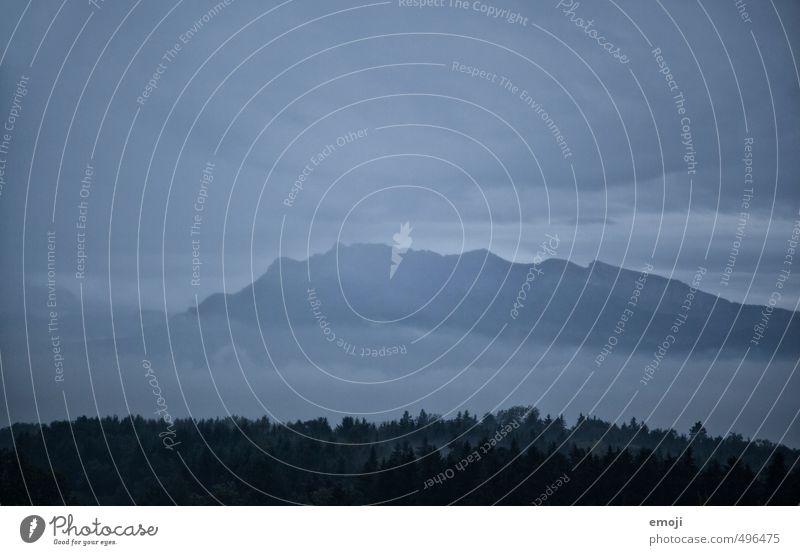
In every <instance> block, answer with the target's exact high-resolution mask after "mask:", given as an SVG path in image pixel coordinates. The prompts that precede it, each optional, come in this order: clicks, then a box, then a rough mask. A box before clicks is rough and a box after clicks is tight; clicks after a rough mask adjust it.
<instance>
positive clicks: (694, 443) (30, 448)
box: [0, 407, 800, 505]
mask: <svg viewBox="0 0 800 555" xmlns="http://www.w3.org/2000/svg"><path fill="white" fill-rule="evenodd" d="M12 430H13V437H12ZM43 438H44V440H45V441H42V439H43ZM167 439H168V441H167ZM45 445H46V450H45ZM76 446H77V449H76ZM798 456H800V451H798V450H795V449H789V448H787V447H784V446H776V445H775V444H773V443H770V442H767V441H761V440H759V441H754V442H750V441H747V440H745V439H744V438H742V437H741V436H738V435H730V436H728V437H726V438H720V437H711V436H709V435H708V434H707V433H706V431H705V430H704V429H703V428H702V426H701V425H700V424H699V423H698V424H696V425H695V426H693V427H692V429H691V430H690V431H689V433H688V435H681V434H678V433H677V432H675V431H672V430H669V431H665V430H656V429H652V430H651V429H648V427H647V426H644V425H640V424H638V423H637V422H636V421H635V419H634V420H631V422H629V423H626V424H623V425H616V424H614V425H612V424H610V423H608V422H604V421H602V420H599V419H597V418H592V417H588V418H587V417H583V416H581V417H580V418H579V419H578V420H577V422H575V424H574V425H572V426H568V425H567V423H566V422H565V420H564V418H563V417H558V418H551V417H549V416H547V417H544V418H542V417H541V415H540V414H539V412H538V411H537V410H536V409H529V408H525V407H515V408H512V409H509V410H505V411H500V412H498V413H497V414H487V415H485V416H484V417H483V418H482V419H478V418H476V417H475V416H473V415H471V414H469V413H468V412H465V413H459V414H458V415H457V416H456V417H454V418H451V419H441V418H440V417H438V416H435V415H428V414H426V413H425V412H424V411H422V412H421V413H420V414H419V416H417V417H416V418H415V417H412V416H410V415H409V414H408V413H406V414H405V415H404V416H403V417H402V418H400V419H399V420H393V421H390V422H384V423H381V424H374V423H369V422H367V421H365V420H363V419H362V420H359V419H355V418H351V417H346V418H344V419H343V420H342V422H341V423H340V424H338V425H336V426H331V425H330V424H329V422H328V421H327V420H326V419H324V418H319V419H316V420H309V421H305V422H300V421H298V422H295V423H293V424H290V425H288V427H287V426H283V425H280V424H277V423H274V422H271V421H270V420H269V419H267V418H261V419H258V420H251V419H246V418H240V417H234V418H224V419H209V420H189V419H187V420H177V421H175V422H174V423H170V425H169V426H168V425H167V423H165V422H164V421H163V420H152V419H151V420H147V419H144V418H142V417H138V416H137V417H130V418H117V417H107V418H102V419H97V418H85V417H82V418H78V419H77V420H75V421H72V422H66V421H59V422H53V423H52V424H49V425H44V426H42V427H39V426H38V425H31V424H24V425H23V424H18V425H14V426H13V428H12V429H9V428H5V429H2V430H0V503H2V504H3V505H12V504H28V503H30V502H32V503H34V504H61V503H62V502H66V503H69V504H95V503H98V502H99V503H101V504H131V503H136V504H171V503H173V502H174V503H178V504H213V503H224V504H281V503H284V502H293V503H309V504H365V503H381V502H387V501H388V502H391V503H397V504H447V503H451V502H457V503H462V504H492V503H496V502H499V503H502V504H515V505H527V504H531V503H535V504H537V505H538V504H545V505H568V504H572V503H579V504H588V505H601V504H606V503H613V504H624V505H632V504H639V503H646V504H658V505H666V504H673V503H677V504H692V505H695V504H703V503H708V504H720V505H731V504H735V503H739V504H767V503H769V504H780V505H787V504H798V502H800V464H795V462H796V461H797V458H798ZM51 464H52V469H53V471H52V472H51ZM21 474H23V475H24V480H23V478H22V476H21Z"/></svg>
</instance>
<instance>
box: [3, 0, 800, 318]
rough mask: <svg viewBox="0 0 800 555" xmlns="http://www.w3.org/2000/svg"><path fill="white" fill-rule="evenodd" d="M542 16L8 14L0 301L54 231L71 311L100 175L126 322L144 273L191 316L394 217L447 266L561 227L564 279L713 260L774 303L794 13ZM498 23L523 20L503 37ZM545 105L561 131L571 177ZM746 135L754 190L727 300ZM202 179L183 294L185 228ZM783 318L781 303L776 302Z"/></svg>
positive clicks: (104, 6)
mask: <svg viewBox="0 0 800 555" xmlns="http://www.w3.org/2000/svg"><path fill="white" fill-rule="evenodd" d="M557 4H558V2H544V3H536V4H534V5H531V4H529V3H526V2H497V3H496V5H495V4H489V3H483V4H482V3H480V2H477V3H475V2H473V3H472V4H470V5H469V7H468V8H463V7H458V8H457V7H451V5H450V3H449V0H448V2H446V3H445V5H444V6H441V7H437V6H432V7H424V8H419V7H405V6H401V5H398V2H397V1H396V0H395V1H394V2H390V3H376V4H358V3H357V2H350V1H347V2H326V3H324V4H320V3H316V2H306V1H300V0H297V1H294V2H285V3H283V4H281V5H280V6H278V5H276V4H273V3H257V4H256V3H252V2H239V1H235V2H230V3H229V5H224V4H222V5H220V6H219V7H217V8H214V6H215V3H214V2H177V3H164V2H147V1H145V2H141V3H138V4H136V5H134V4H133V3H110V2H101V3H98V4H97V6H95V5H93V4H90V3H89V4H87V3H86V2H66V3H65V4H64V5H63V7H61V6H60V4H59V3H58V2H52V3H50V2H48V3H40V2H35V3H33V4H32V5H31V6H30V7H29V8H28V9H27V10H25V7H26V4H25V2H15V3H9V4H6V5H5V7H4V11H5V14H6V15H5V17H4V18H3V22H2V26H3V32H2V36H4V37H6V43H7V44H4V45H3V46H4V47H5V52H4V57H3V60H2V65H0V75H2V87H1V88H0V91H1V94H2V99H3V104H2V105H3V106H5V107H6V108H10V107H11V106H12V103H13V97H14V92H15V90H16V89H17V83H18V81H19V79H20V78H21V77H23V76H24V77H27V78H29V81H28V85H27V90H28V94H27V95H26V96H24V99H23V102H22V114H21V116H20V118H19V120H18V121H17V122H16V125H14V130H13V132H12V144H11V148H10V153H9V155H8V162H7V166H6V168H5V172H6V173H5V178H6V185H5V186H4V189H3V193H2V197H0V212H1V213H2V226H3V233H2V237H0V241H2V243H1V244H2V251H1V252H2V268H3V270H2V271H3V273H4V279H3V280H2V283H3V286H2V291H3V295H4V296H6V297H8V296H10V297H11V298H17V297H18V295H19V290H20V283H21V282H20V280H21V270H22V265H21V258H22V249H23V241H24V245H25V247H24V248H25V250H26V253H25V259H26V260H25V271H26V273H27V275H28V276H29V277H30V278H31V279H37V278H38V279H43V278H44V276H45V271H46V233H47V231H55V232H56V237H57V239H56V243H57V244H56V250H57V272H58V274H59V276H60V277H61V279H60V286H63V287H64V288H67V289H70V290H73V291H77V287H76V280H75V279H74V274H75V271H76V264H77V262H76V256H77V254H78V250H77V249H78V242H77V241H78V238H77V237H76V229H75V226H76V221H77V219H78V217H79V208H78V204H79V202H80V201H81V200H82V198H81V197H80V194H81V193H80V191H81V179H83V177H84V174H85V170H86V165H87V164H88V163H91V164H92V165H93V167H94V174H93V176H92V185H91V193H90V196H89V197H88V199H86V200H87V202H88V209H87V221H86V243H85V253H86V254H87V257H86V282H85V283H86V284H87V285H89V287H88V292H89V294H90V295H95V296H97V297H98V298H99V297H103V296H106V295H107V293H108V292H107V289H108V285H107V284H108V269H109V268H108V254H109V252H110V253H111V257H112V260H111V278H112V279H111V283H112V288H113V289H114V294H115V295H118V302H125V303H134V302H136V300H137V298H136V297H137V296H136V295H135V292H136V285H137V252H138V257H139V261H138V262H139V267H138V268H139V273H138V277H139V288H140V289H141V292H142V296H143V299H142V300H143V302H144V303H145V304H146V305H148V306H159V307H160V306H161V305H162V302H161V301H162V300H163V295H162V292H163V291H162V285H161V282H162V277H163V278H164V280H165V283H166V291H167V295H166V297H167V299H168V304H169V308H170V310H179V309H183V308H184V307H185V306H187V305H188V304H189V303H190V302H191V301H192V299H193V296H194V295H195V294H198V295H199V297H200V298H203V297H204V296H206V295H208V294H209V293H211V292H214V291H219V290H222V289H223V287H226V288H227V290H230V291H234V290H237V289H239V288H240V287H242V286H244V285H246V284H247V283H249V282H250V281H251V270H252V274H253V275H255V276H258V275H259V274H261V273H262V272H263V271H264V270H265V269H266V268H267V266H268V265H269V263H270V262H271V261H272V260H273V259H274V258H275V257H276V256H277V254H278V252H279V251H280V252H282V253H284V254H287V255H289V256H293V257H298V258H305V256H306V250H307V247H310V250H311V251H312V252H319V251H324V250H327V249H328V248H330V246H331V245H332V244H333V243H334V241H335V240H336V238H337V236H338V235H339V233H340V232H341V236H340V238H341V240H342V241H344V242H355V241H360V242H381V243H390V242H391V235H392V233H394V232H395V231H396V229H395V228H396V227H398V225H399V224H400V223H402V222H404V221H407V220H408V221H413V222H414V226H415V247H418V248H429V249H432V250H436V251H439V252H457V251H458V250H459V249H460V248H461V240H462V225H463V227H464V240H465V248H466V249H472V248H491V249H492V250H493V251H494V252H496V253H498V254H500V255H501V256H504V257H506V258H509V259H513V258H515V257H516V258H517V259H520V260H525V259H529V258H530V257H531V256H532V255H533V253H534V252H535V250H536V248H535V247H536V244H537V243H538V242H539V240H540V238H541V237H542V236H543V235H544V233H546V232H554V231H557V232H558V233H559V234H560V235H561V236H562V237H565V238H566V239H567V241H566V242H565V243H564V245H566V246H567V247H566V248H565V250H564V252H563V253H559V255H561V256H563V257H567V256H569V257H570V258H571V259H573V260H575V261H576V262H579V263H586V262H588V261H591V260H592V259H595V258H597V259H601V260H604V261H606V262H610V263H614V264H618V265H624V266H626V267H632V268H635V267H639V266H640V265H641V264H642V263H644V262H645V261H647V260H650V259H651V256H652V259H653V260H654V261H655V263H656V267H657V268H658V270H659V271H660V272H661V273H664V274H666V275H669V274H670V273H672V272H673V269H674V272H675V275H677V276H678V277H681V278H682V279H688V278H689V277H690V274H691V272H692V271H693V270H694V268H695V267H696V266H697V265H698V264H701V263H702V264H705V265H707V266H708V267H709V268H710V269H711V271H712V275H713V276H714V279H713V280H709V281H708V283H709V288H710V289H711V290H712V291H718V292H720V293H722V294H723V295H726V296H727V297H729V298H732V299H738V300H741V299H744V296H745V293H746V292H748V291H749V292H748V293H747V298H746V300H747V301H748V302H752V303H763V302H765V300H766V298H767V297H768V295H769V293H770V291H771V290H772V289H773V285H774V281H775V276H776V274H777V272H778V271H779V270H780V269H781V263H782V260H783V258H784V255H785V249H786V240H787V239H788V238H789V237H790V236H791V231H792V227H793V223H794V221H795V220H796V219H797V218H798V207H799V206H800V195H798V188H797V185H796V184H797V179H798V163H797V160H796V156H795V153H796V152H797V151H798V147H799V146H800V145H798V135H797V133H798V132H797V129H798V128H799V126H798V74H797V70H796V65H795V60H794V57H793V49H792V45H791V44H790V42H789V41H790V40H791V38H792V35H791V33H792V30H793V29H794V28H795V27H796V24H797V20H798V14H799V13H800V11H799V10H800V8H798V6H797V5H796V3H794V2H786V1H778V2H774V3H758V4H753V5H748V19H749V20H750V21H745V20H744V19H743V16H741V15H740V14H739V12H738V11H737V9H736V7H735V6H734V3H733V2H698V3H681V4H680V5H674V4H669V3H658V2H620V3H618V4H615V3H611V2H585V3H584V2H582V3H580V4H579V5H578V7H577V8H575V9H572V10H570V9H569V8H568V7H564V6H561V7H558V6H557ZM562 4H569V2H565V3H562ZM490 9H491V10H494V11H490ZM499 9H507V10H510V11H511V12H512V13H511V15H510V16H508V19H504V18H503V16H501V17H493V16H494V15H496V14H497V10H499ZM23 10H25V14H24V17H22V18H20V17H21V15H22V12H23ZM514 12H518V13H519V14H520V16H519V17H517V18H514V16H513V13H514ZM565 12H567V13H565ZM204 16H205V17H204ZM577 18H580V19H577ZM589 20H592V22H593V26H591V27H589V29H588V30H587V29H585V28H580V27H579V26H578V24H580V23H583V24H584V25H585V24H586V22H588V21H589ZM18 23H19V24H18ZM17 24H18V25H17ZM594 29H597V30H598V31H599V32H600V33H601V34H600V35H594V34H591V35H590V34H589V32H588V31H591V30H594ZM784 30H785V33H786V34H784ZM12 31H13V37H12V36H11V33H12ZM193 31H194V32H193ZM187 32H188V33H190V34H188V35H187ZM192 32H193V34H192ZM594 36H600V37H605V40H607V41H608V42H609V43H610V44H611V45H612V46H614V47H615V48H616V47H618V48H619V49H620V52H623V53H624V54H625V56H626V59H627V63H621V62H620V59H618V58H615V57H614V56H612V55H611V54H610V53H609V52H607V50H606V49H604V48H603V47H602V46H601V45H600V44H599V43H598V42H597V41H596V40H595V39H594V38H593V37H594ZM181 37H183V39H182V38H181ZM787 39H788V40H787ZM176 43H178V44H179V45H180V46H181V48H180V50H174V45H175V44H176ZM656 48H658V49H660V51H661V55H662V56H663V60H664V62H663V63H664V64H665V66H666V68H667V69H669V71H670V72H671V75H672V77H673V81H674V85H675V87H677V88H673V90H672V91H670V88H669V87H670V83H669V82H668V81H669V80H668V79H667V78H665V75H664V74H663V73H660V72H659V69H661V66H660V65H659V62H658V60H657V58H656V55H654V54H653V51H654V50H655V49H656ZM170 49H173V51H172V52H171V53H170ZM608 49H609V50H610V49H611V47H608ZM34 57H35V58H34ZM454 63H457V64H463V65H464V66H468V68H472V67H474V68H477V69H478V70H483V71H485V72H486V73H485V74H484V77H481V75H480V74H479V75H476V76H474V77H473V76H472V74H471V73H467V72H469V71H471V70H470V69H468V68H464V67H463V66H461V65H456V66H454ZM159 64H161V65H159ZM457 67H458V68H461V71H459V70H457V69H456V68H457ZM465 71H467V72H465ZM154 74H155V77H156V79H155V80H154V83H155V85H156V86H155V88H152V87H151V89H152V90H151V91H150V93H151V94H150V95H149V97H147V98H144V99H143V101H141V102H137V98H139V99H140V100H142V98H141V97H142V94H143V93H146V89H147V88H148V81H150V80H151V79H153V77H154ZM506 80H507V81H510V82H511V84H512V85H510V86H514V87H518V89H511V88H510V86H509V87H507V86H505V85H506V84H507V82H506ZM524 91H527V95H526V94H524ZM680 93H682V94H683V95H684V97H685V105H684V107H685V110H686V111H685V114H679V113H678V111H677V109H678V106H677V105H676V103H675V100H674V98H673V96H675V95H676V94H680ZM526 101H528V103H526ZM533 102H535V103H536V104H534V105H533V106H531V105H529V104H530V103H533ZM536 106H541V109H542V110H544V111H546V115H548V116H549V117H550V118H551V119H552V123H553V124H554V125H556V126H557V128H558V130H559V132H560V133H561V134H562V135H563V137H564V140H563V144H564V145H566V146H567V147H568V149H569V153H570V154H569V156H567V157H566V158H565V157H564V152H563V150H562V149H561V148H560V147H559V144H558V143H557V141H556V139H555V138H554V136H553V132H552V126H551V127H550V128H548V123H549V122H548V121H545V120H543V119H542V117H541V115H542V114H541V112H537V111H536ZM683 117H688V118H689V120H688V122H689V130H690V133H691V141H692V148H693V149H694V156H695V159H696V167H694V173H693V174H692V175H689V174H688V173H687V169H688V168H689V166H688V165H687V163H686V162H685V161H684V159H683V155H684V153H685V150H686V146H685V145H683V144H682V142H681V141H682V138H681V132H682V125H681V120H682V118H683ZM407 124H416V125H414V126H409V125H407ZM386 126H389V127H388V128H385V127H386ZM391 126H403V127H391ZM359 129H364V130H366V131H365V133H366V137H363V138H359V139H357V140H355V141H353V142H351V143H347V144H346V145H345V146H343V147H340V148H337V149H336V151H335V152H333V153H332V154H331V155H330V156H328V157H327V158H326V159H325V160H324V162H322V163H321V164H320V165H319V166H315V167H314V171H313V172H312V173H311V175H310V176H309V177H308V181H307V182H306V186H305V187H304V189H303V190H302V191H301V192H300V194H299V195H297V199H296V201H295V202H294V204H293V206H291V207H289V206H287V205H286V204H284V200H286V199H287V195H288V194H289V192H290V190H291V188H292V184H293V183H294V182H295V180H297V179H298V177H299V176H300V174H301V173H302V171H303V168H304V166H305V165H306V164H308V163H309V160H310V159H311V157H312V156H314V155H315V154H317V153H319V152H320V151H321V150H322V149H323V147H324V146H325V145H327V144H331V143H333V142H335V140H336V138H337V137H340V136H344V135H346V134H347V133H348V132H351V131H357V130H359ZM747 137H752V138H753V150H752V160H753V162H752V167H753V173H752V175H753V188H754V194H753V199H752V200H751V201H750V202H749V208H747V209H746V210H745V211H746V212H747V213H748V214H747V216H748V219H747V223H746V226H745V227H744V229H743V236H742V238H741V248H740V249H739V254H738V255H737V256H736V260H735V266H734V267H733V276H732V278H731V279H730V280H729V282H728V283H729V284H728V285H727V286H723V285H722V284H721V281H722V280H721V279H719V278H720V276H721V275H722V272H723V270H724V268H725V265H726V263H727V261H728V256H729V254H730V252H731V249H732V247H733V244H734V241H735V240H736V239H737V223H738V220H739V218H740V212H741V211H742V210H741V203H742V199H743V190H744V189H745V188H746V187H747V186H748V185H747V184H746V183H745V181H744V175H745V167H744V162H743V156H744V155H745V151H744V145H745V140H746V138H747ZM123 151H124V155H123ZM93 152H94V154H93V155H92V153H93ZM495 157H496V158H495ZM207 162H213V164H214V169H213V183H212V184H211V185H210V186H209V188H208V189H207V191H208V197H207V202H205V205H204V208H205V211H204V212H203V214H202V217H203V221H202V230H201V235H199V236H197V237H195V238H199V239H200V243H199V249H200V253H201V258H202V264H203V266H202V273H201V279H200V285H198V286H194V287H193V286H191V285H189V284H190V280H191V270H192V268H191V265H192V260H191V259H192V243H191V240H192V237H190V235H189V229H190V226H191V223H192V218H193V217H194V216H195V214H197V212H196V211H195V210H194V209H193V204H194V202H195V200H196V198H197V196H198V193H199V190H200V188H201V181H202V177H203V169H204V168H205V166H206V163H207ZM573 170H574V179H573ZM343 175H344V176H343ZM342 176H343V177H342ZM337 178H341V179H340V180H339V181H338V182H336V185H335V186H333V188H331V190H330V192H327V193H326V191H327V190H328V188H329V187H330V186H331V184H332V183H333V182H334V181H335V180H336V179H337ZM690 178H691V180H690ZM405 185H413V186H414V187H416V188H398V186H405ZM419 187H422V188H419ZM382 188H390V189H387V190H384V191H382V192H378V193H374V194H372V196H370V197H368V198H366V199H365V200H364V197H365V195H368V194H370V193H373V192H374V191H377V190H379V189H382ZM425 188H427V189H425ZM428 189H430V190H428ZM436 192H438V193H439V194H440V195H441V196H438V195H437V194H436ZM362 200H363V201H362ZM448 200H449V201H451V202H452V206H451V205H450V204H448ZM359 201H362V202H360V203H359ZM26 206H27V209H26ZM354 207H355V208H354ZM351 208H353V210H352V212H350V214H349V216H348V217H347V219H346V221H345V215H347V213H348V211H349V210H351ZM52 215H54V216H55V219H54V221H53V220H52V218H51V217H52ZM26 216H27V219H25V218H26ZM284 216H285V217H286V225H285V227H284V232H283V238H282V242H281V240H280V233H281V222H282V221H283V218H284ZM490 216H491V220H490ZM312 222H313V225H311V224H312ZM343 222H344V224H343ZM23 229H24V232H25V234H24V237H23ZM309 235H310V238H309ZM223 237H224V244H223ZM251 239H252V245H253V249H252V258H251V249H250V245H251ZM162 240H163V249H162ZM223 246H224V263H225V277H226V280H225V284H224V285H223V283H222V279H221V275H222V261H223V256H222V253H223ZM162 255H163V256H162ZM706 255H707V256H706ZM162 258H163V261H164V264H165V265H164V267H163V276H162ZM251 261H252V265H251ZM796 298H797V288H796V287H795V286H792V287H790V288H789V290H788V291H786V292H785V295H784V296H783V298H782V300H781V304H783V305H784V306H793V305H794V303H795V301H796Z"/></svg>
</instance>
